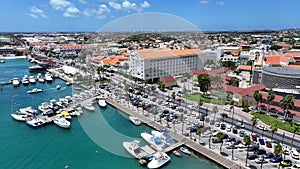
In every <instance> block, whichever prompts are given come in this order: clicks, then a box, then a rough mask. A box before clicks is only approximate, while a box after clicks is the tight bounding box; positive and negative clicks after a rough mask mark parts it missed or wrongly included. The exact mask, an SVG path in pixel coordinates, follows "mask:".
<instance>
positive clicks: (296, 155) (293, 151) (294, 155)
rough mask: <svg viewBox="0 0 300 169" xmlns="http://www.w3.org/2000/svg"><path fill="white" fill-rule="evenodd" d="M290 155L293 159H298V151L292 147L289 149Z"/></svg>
mask: <svg viewBox="0 0 300 169" xmlns="http://www.w3.org/2000/svg"><path fill="white" fill-rule="evenodd" d="M291 156H292V158H293V159H296V160H298V159H299V153H298V151H297V150H296V149H294V148H293V149H292V151H291Z"/></svg>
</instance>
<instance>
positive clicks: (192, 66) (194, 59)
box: [129, 48, 203, 81]
mask: <svg viewBox="0 0 300 169" xmlns="http://www.w3.org/2000/svg"><path fill="white" fill-rule="evenodd" d="M200 53H201V51H200V50H199V49H184V50H171V49H168V48H164V49H161V48H156V49H143V50H135V51H131V52H130V62H129V70H130V73H131V75H132V76H134V77H137V78H139V79H143V80H154V81H157V80H159V79H160V78H164V77H168V76H173V77H178V76H182V75H184V74H186V73H189V72H190V70H202V69H203V62H201V61H200V57H199V55H198V54H200Z"/></svg>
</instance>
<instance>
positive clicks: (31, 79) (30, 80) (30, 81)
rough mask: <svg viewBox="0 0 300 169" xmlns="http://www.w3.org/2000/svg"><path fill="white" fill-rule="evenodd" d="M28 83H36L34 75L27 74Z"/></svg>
mask: <svg viewBox="0 0 300 169" xmlns="http://www.w3.org/2000/svg"><path fill="white" fill-rule="evenodd" d="M29 83H31V84H35V83H36V80H35V78H34V76H29Z"/></svg>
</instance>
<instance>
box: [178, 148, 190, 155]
mask: <svg viewBox="0 0 300 169" xmlns="http://www.w3.org/2000/svg"><path fill="white" fill-rule="evenodd" d="M179 150H180V151H181V152H183V153H185V154H188V155H191V152H190V151H189V150H188V149H187V148H185V147H180V148H179Z"/></svg>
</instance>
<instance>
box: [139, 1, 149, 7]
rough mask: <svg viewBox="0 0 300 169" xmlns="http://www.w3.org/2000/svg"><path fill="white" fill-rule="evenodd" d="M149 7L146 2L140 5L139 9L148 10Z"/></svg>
mask: <svg viewBox="0 0 300 169" xmlns="http://www.w3.org/2000/svg"><path fill="white" fill-rule="evenodd" d="M149 7H150V4H149V3H148V2H147V1H144V2H143V3H142V4H141V8H149Z"/></svg>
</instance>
